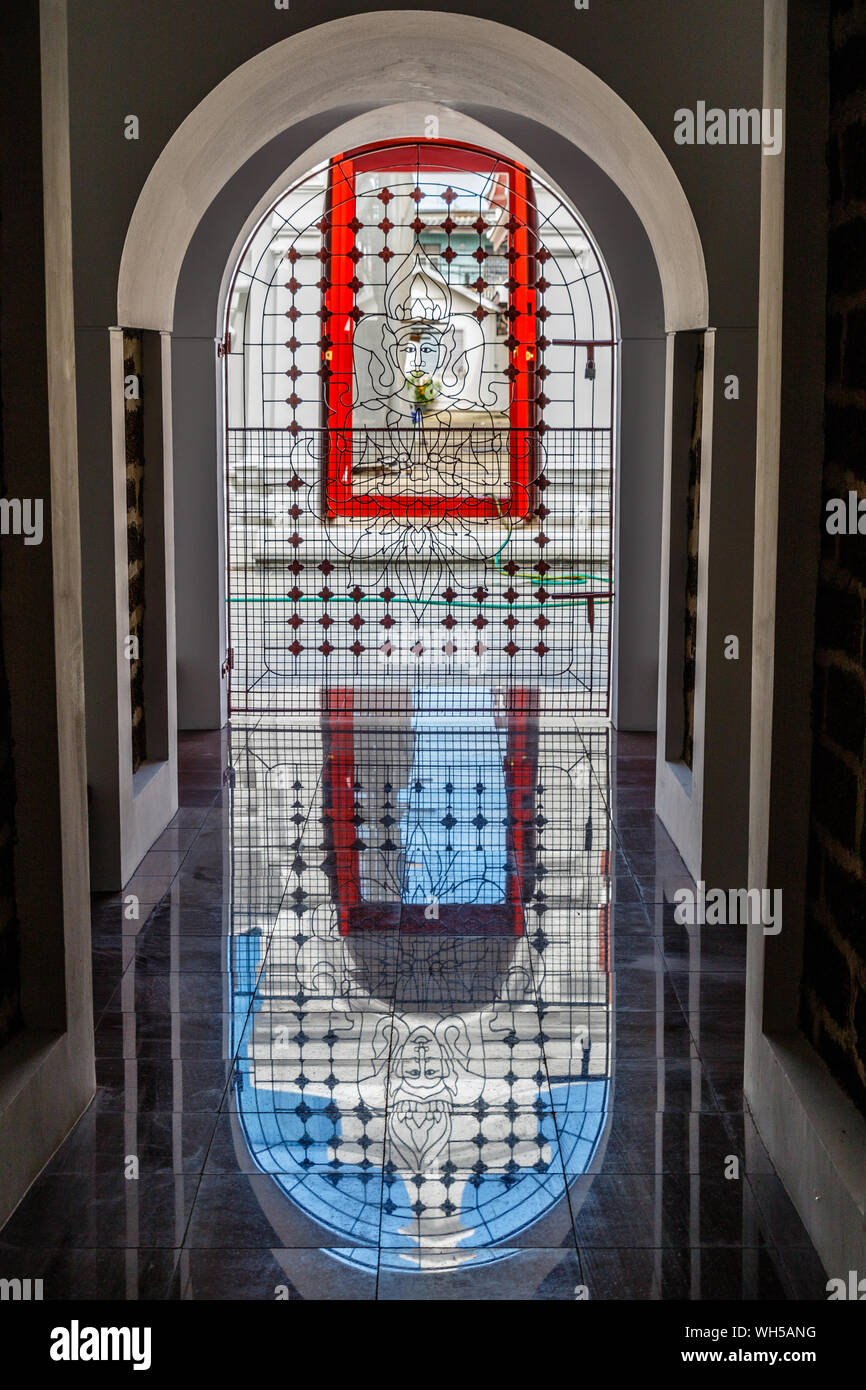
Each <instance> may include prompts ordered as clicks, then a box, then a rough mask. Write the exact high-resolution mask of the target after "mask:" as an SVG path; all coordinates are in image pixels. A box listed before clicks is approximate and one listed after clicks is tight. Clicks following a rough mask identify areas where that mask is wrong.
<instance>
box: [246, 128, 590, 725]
mask: <svg viewBox="0 0 866 1390" xmlns="http://www.w3.org/2000/svg"><path fill="white" fill-rule="evenodd" d="M228 325H229V329H228V347H229V351H228V352H227V354H226V409H227V420H228V429H227V445H226V455H227V457H226V466H227V473H226V479H227V521H228V547H227V550H228V575H229V583H228V597H229V612H230V617H229V627H230V634H231V636H230V641H231V646H232V649H233V653H234V664H233V670H232V673H231V708H232V710H233V711H240V710H247V711H272V712H276V711H296V710H297V711H302V710H310V711H313V710H318V709H320V708H321V706H322V699H323V691H325V690H328V689H331V688H334V687H337V688H339V687H349V686H351V687H353V688H356V689H362V690H363V691H364V692H365V696H366V698H367V699H368V700H372V704H373V707H375V708H379V709H380V710H382V711H387V710H388V709H389V708H392V707H396V705H397V704H399V701H400V699H401V698H402V697H403V694H404V693H405V691H406V690H407V689H412V688H418V687H423V688H424V689H425V690H430V691H439V692H441V691H443V690H447V691H450V692H451V698H452V699H453V701H454V704H455V707H457V708H463V709H466V710H467V711H469V710H471V709H473V708H474V707H475V706H476V705H477V704H478V701H479V700H482V696H481V694H480V692H482V691H483V692H490V691H491V690H492V691H493V692H494V693H495V695H496V697H497V700H498V703H499V704H500V707H502V708H508V709H514V708H516V707H517V706H518V705H519V703H520V701H521V700H523V699H524V698H525V691H526V690H527V689H531V690H532V691H533V692H535V693H534V697H533V698H534V700H535V703H536V707H537V708H538V710H539V711H544V710H563V711H567V712H571V713H583V714H605V713H606V712H607V706H608V683H609V651H610V617H611V602H612V553H611V535H612V476H613V473H612V460H613V428H612V423H613V398H614V390H613V388H614V358H615V344H614V337H613V320H612V307H611V298H610V294H609V291H608V288H607V284H606V281H605V277H604V274H603V271H602V268H601V265H600V262H599V260H598V257H597V255H596V253H595V250H594V248H593V246H592V244H591V242H590V239H589V237H588V234H587V233H586V232H585V229H584V228H583V227H582V226H581V224H580V223H579V221H578V220H577V218H576V216H575V214H574V213H573V212H571V211H570V210H568V209H566V208H565V207H564V205H563V204H562V203H561V201H560V200H559V199H558V198H556V196H555V195H554V194H552V193H551V192H550V191H549V190H547V189H546V188H545V187H544V186H543V185H542V184H541V182H540V181H539V180H537V179H536V178H535V177H534V176H530V175H529V173H528V171H526V170H525V169H522V168H521V167H520V166H518V165H515V164H512V163H510V162H509V161H505V160H502V159H500V158H498V157H496V156H493V155H491V154H489V153H488V152H485V151H479V150H474V149H470V148H468V147H462V146H453V145H442V144H440V143H438V142H421V143H413V142H401V143H399V144H398V145H390V146H379V147H374V148H372V149H366V150H364V151H356V152H354V153H353V154H351V155H343V156H340V157H339V158H338V159H337V160H333V161H331V163H330V164H329V165H328V166H327V167H326V168H324V169H322V170H319V171H317V172H316V173H315V174H313V175H311V176H310V178H309V179H307V180H305V181H304V182H303V183H302V184H301V185H299V186H298V187H297V188H295V189H293V190H290V192H289V193H287V194H286V195H284V197H283V198H282V199H281V200H280V202H279V203H278V204H277V205H276V206H275V208H274V209H272V211H271V212H270V213H269V214H268V216H267V217H266V218H265V219H263V221H262V223H260V225H259V227H258V229H257V230H256V232H255V233H254V234H253V236H252V237H251V239H250V242H249V244H248V246H247V250H246V252H245V254H244V257H243V259H242V261H241V263H240V265H239V267H238V270H237V272H236V274H235V279H234V286H233V290H232V295H231V299H230V307H229V319H228ZM437 698H438V696H437ZM483 698H484V699H486V698H487V694H485V695H484V697H483Z"/></svg>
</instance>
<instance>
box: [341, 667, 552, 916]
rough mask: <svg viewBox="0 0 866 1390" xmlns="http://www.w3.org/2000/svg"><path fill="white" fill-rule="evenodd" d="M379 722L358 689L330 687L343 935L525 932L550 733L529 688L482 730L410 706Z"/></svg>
mask: <svg viewBox="0 0 866 1390" xmlns="http://www.w3.org/2000/svg"><path fill="white" fill-rule="evenodd" d="M411 698H412V695H411V692H407V699H406V701H405V705H404V709H403V710H401V714H402V716H403V717H402V719H399V720H397V719H394V718H393V716H392V717H391V718H390V719H389V721H388V724H387V726H385V725H383V724H382V723H377V724H375V725H370V724H367V723H366V722H365V721H364V720H363V719H357V718H356V716H357V715H359V714H363V712H364V711H363V706H362V704H361V700H360V697H359V695H358V693H357V692H354V691H353V690H352V689H351V688H350V687H337V688H334V687H331V688H330V689H329V690H327V691H326V692H324V704H323V714H322V727H323V742H324V750H325V755H326V756H325V761H324V768H325V773H324V777H325V786H324V797H323V820H324V824H325V841H324V843H325V846H326V848H327V851H328V860H329V861H330V869H331V873H332V881H333V885H334V895H335V898H336V902H337V906H338V911H339V920H340V931H341V934H342V935H344V936H346V935H349V934H351V933H353V932H357V931H364V930H381V929H383V928H396V927H400V928H401V929H402V930H403V931H412V932H431V933H440V934H443V935H453V934H461V935H484V934H491V935H505V936H520V935H522V934H523V931H524V922H523V904H524V902H526V901H528V900H529V899H530V898H531V897H532V894H533V891H534V888H535V883H534V868H533V855H534V844H535V816H536V808H535V784H536V780H537V776H536V767H537V757H538V736H537V727H536V723H535V720H534V719H533V709H534V704H533V700H532V697H531V695H530V693H529V692H523V699H522V700H521V701H518V705H522V708H513V709H512V710H511V712H510V713H509V714H508V715H507V716H505V719H504V723H505V737H504V740H503V737H502V729H501V727H500V722H499V721H498V720H497V719H496V717H495V716H494V714H493V704H492V699H490V701H489V705H488V708H487V710H482V711H481V712H480V713H479V712H478V711H476V713H475V715H474V717H473V724H472V728H471V729H467V730H466V731H465V732H461V730H460V728H459V725H455V726H454V728H453V729H449V728H448V727H447V726H444V725H443V721H442V718H441V716H436V715H427V714H425V713H424V712H423V702H422V701H419V702H418V705H417V708H415V707H413V706H412V705H411V703H410V701H411Z"/></svg>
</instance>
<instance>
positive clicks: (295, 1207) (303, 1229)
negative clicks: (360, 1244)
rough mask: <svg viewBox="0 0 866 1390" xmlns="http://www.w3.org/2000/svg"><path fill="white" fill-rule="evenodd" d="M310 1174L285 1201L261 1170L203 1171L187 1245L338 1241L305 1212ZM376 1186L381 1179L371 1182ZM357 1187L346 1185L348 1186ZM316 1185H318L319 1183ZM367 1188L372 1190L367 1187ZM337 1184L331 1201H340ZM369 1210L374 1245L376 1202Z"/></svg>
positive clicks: (263, 1245)
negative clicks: (372, 1218) (243, 1171)
mask: <svg viewBox="0 0 866 1390" xmlns="http://www.w3.org/2000/svg"><path fill="white" fill-rule="evenodd" d="M313 1181H314V1178H313V1177H309V1178H306V1179H303V1178H302V1179H298V1180H297V1181H296V1182H295V1183H294V1184H293V1185H292V1186H291V1188H290V1191H291V1192H292V1193H293V1194H294V1197H293V1199H292V1200H290V1199H289V1198H288V1197H287V1196H286V1195H285V1193H284V1192H283V1191H282V1190H281V1188H280V1187H279V1185H278V1184H277V1182H276V1181H275V1180H274V1179H273V1178H272V1177H270V1176H268V1175H267V1174H265V1173H256V1174H249V1175H237V1174H226V1175H216V1174H209V1173H206V1174H205V1175H204V1177H203V1178H202V1179H201V1182H200V1185H199V1187H198V1190H197V1193H196V1199H195V1205H194V1206H193V1209H192V1217H191V1220H190V1223H189V1231H188V1233H187V1238H186V1245H187V1246H188V1247H189V1248H190V1249H196V1248H207V1249H210V1248H220V1249H222V1248H226V1249H237V1250H243V1249H258V1250H261V1249H270V1248H271V1247H272V1246H274V1245H275V1244H280V1243H282V1244H285V1245H287V1246H288V1247H289V1248H291V1249H295V1248H304V1247H305V1248H310V1249H321V1248H328V1247H329V1246H332V1245H334V1244H335V1243H338V1242H336V1241H335V1237H334V1232H333V1231H332V1230H328V1229H326V1227H324V1226H322V1225H320V1224H319V1223H318V1221H316V1220H314V1219H313V1218H312V1217H310V1216H309V1215H307V1213H306V1212H305V1210H304V1206H305V1203H306V1204H307V1205H309V1204H310V1202H312V1201H313V1200H314V1199H313V1198H312V1197H311V1198H309V1199H307V1198H306V1194H305V1191H304V1189H305V1187H310V1188H311V1187H312V1185H313ZM373 1181H374V1182H375V1183H378V1184H379V1187H378V1188H377V1189H376V1191H380V1190H381V1179H380V1178H376V1179H374V1180H373ZM355 1186H357V1183H356V1182H354V1181H353V1182H352V1183H351V1184H349V1190H350V1191H351V1190H352V1188H353V1187H355ZM319 1187H321V1183H320V1184H319ZM371 1190H372V1189H371ZM339 1197H340V1194H339V1188H335V1189H334V1202H335V1203H337V1204H338V1205H339ZM371 1213H372V1214H374V1215H375V1217H376V1220H375V1221H374V1222H373V1223H372V1224H371V1225H370V1227H369V1231H370V1236H371V1238H372V1239H371V1240H370V1242H369V1243H370V1244H371V1245H375V1238H376V1235H377V1233H378V1203H377V1202H375V1201H373V1202H372V1204H371Z"/></svg>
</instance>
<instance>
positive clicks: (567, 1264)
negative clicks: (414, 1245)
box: [378, 1247, 582, 1303]
mask: <svg viewBox="0 0 866 1390" xmlns="http://www.w3.org/2000/svg"><path fill="white" fill-rule="evenodd" d="M496 1255H497V1257H498V1259H497V1262H496V1263H495V1264H482V1265H481V1267H479V1268H473V1253H472V1252H469V1251H463V1250H461V1249H460V1248H459V1247H458V1248H457V1249H456V1250H455V1249H444V1250H441V1251H433V1250H430V1251H425V1252H424V1253H423V1255H420V1254H419V1255H413V1253H412V1252H411V1251H405V1252H404V1258H405V1261H406V1265H407V1266H408V1268H407V1272H406V1273H401V1272H400V1270H399V1269H393V1268H392V1267H391V1265H390V1262H389V1264H388V1266H387V1267H382V1268H380V1270H379V1293H378V1297H379V1298H380V1299H386V1300H389V1301H393V1300H400V1301H403V1302H411V1301H422V1300H423V1301H424V1302H431V1303H438V1302H446V1301H450V1302H459V1301H465V1302H470V1301H472V1302H496V1301H498V1300H508V1301H514V1302H524V1301H525V1302H553V1301H561V1302H573V1301H574V1299H575V1297H576V1291H577V1290H578V1288H579V1286H580V1284H581V1282H582V1279H581V1270H580V1261H579V1260H578V1257H577V1252H576V1251H574V1250H560V1249H553V1250H542V1249H539V1250H509V1249H507V1247H506V1248H502V1247H497V1248H496ZM475 1258H480V1259H481V1260H485V1259H486V1258H487V1252H480V1251H479V1252H478V1254H477V1255H476V1256H475ZM416 1261H417V1262H418V1268H417V1271H416V1272H414V1273H411V1272H409V1269H411V1267H412V1265H413V1263H414V1262H416ZM437 1265H438V1266H439V1267H440V1269H441V1272H438V1271H437Z"/></svg>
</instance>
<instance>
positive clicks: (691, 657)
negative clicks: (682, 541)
mask: <svg viewBox="0 0 866 1390" xmlns="http://www.w3.org/2000/svg"><path fill="white" fill-rule="evenodd" d="M703 397H704V349H703V344H702V345H701V346H700V347H699V349H698V355H697V362H696V365H695V395H694V404H693V407H692V432H691V438H690V440H689V490H688V494H687V496H686V509H687V515H688V521H687V540H686V564H687V568H686V595H685V598H686V611H685V625H686V631H685V645H684V649H683V650H684V660H683V750H682V760H683V762H684V763H685V765H686V767H691V765H692V755H693V747H694V735H695V657H696V654H697V641H698V527H699V524H700V518H701V428H702V425H703Z"/></svg>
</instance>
